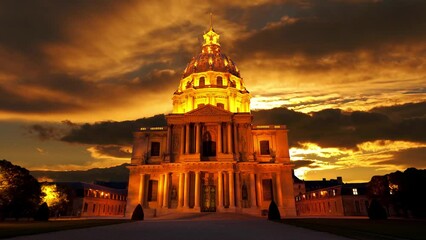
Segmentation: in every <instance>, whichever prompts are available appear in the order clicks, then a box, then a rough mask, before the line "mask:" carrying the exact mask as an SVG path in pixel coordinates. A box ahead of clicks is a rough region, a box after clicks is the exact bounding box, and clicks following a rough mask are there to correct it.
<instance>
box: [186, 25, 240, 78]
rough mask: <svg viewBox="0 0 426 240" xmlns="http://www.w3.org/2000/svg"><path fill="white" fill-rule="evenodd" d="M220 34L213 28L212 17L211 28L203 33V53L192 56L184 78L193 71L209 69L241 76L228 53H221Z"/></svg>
mask: <svg viewBox="0 0 426 240" xmlns="http://www.w3.org/2000/svg"><path fill="white" fill-rule="evenodd" d="M219 38H220V35H219V34H218V33H216V32H215V30H214V29H213V23H212V18H210V28H209V30H208V31H207V32H206V33H204V34H203V39H204V43H203V46H202V49H201V53H200V54H199V55H198V56H195V57H194V58H192V60H191V62H189V64H188V65H187V67H186V68H185V71H184V72H183V76H182V78H185V77H187V76H189V75H191V74H192V73H200V72H205V71H209V70H213V71H217V72H224V73H226V72H228V73H231V74H233V75H234V76H236V77H241V75H240V72H239V70H238V68H237V66H236V65H235V63H234V62H233V61H232V60H231V58H229V57H228V56H227V55H225V54H223V53H221V51H220V43H219Z"/></svg>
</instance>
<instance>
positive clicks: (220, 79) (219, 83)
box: [216, 76, 223, 87]
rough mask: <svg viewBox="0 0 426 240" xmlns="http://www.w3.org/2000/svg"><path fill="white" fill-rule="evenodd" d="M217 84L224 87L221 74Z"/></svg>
mask: <svg viewBox="0 0 426 240" xmlns="http://www.w3.org/2000/svg"><path fill="white" fill-rule="evenodd" d="M216 84H217V86H218V87H222V86H223V81H222V77H221V76H218V77H217V78H216Z"/></svg>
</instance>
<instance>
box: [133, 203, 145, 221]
mask: <svg viewBox="0 0 426 240" xmlns="http://www.w3.org/2000/svg"><path fill="white" fill-rule="evenodd" d="M143 219H144V213H143V209H142V206H141V205H140V204H138V205H137V206H136V208H135V210H134V211H133V214H132V220H133V221H142V220H143Z"/></svg>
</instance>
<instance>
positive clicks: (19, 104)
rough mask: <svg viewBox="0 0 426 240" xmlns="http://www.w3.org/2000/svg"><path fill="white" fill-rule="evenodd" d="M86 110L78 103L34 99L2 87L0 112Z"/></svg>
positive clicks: (0, 90)
mask: <svg viewBox="0 0 426 240" xmlns="http://www.w3.org/2000/svg"><path fill="white" fill-rule="evenodd" d="M81 109H84V107H83V106H81V105H79V104H78V103H76V102H66V101H63V100H61V99H56V98H49V97H39V98H37V99H34V98H33V97H31V96H26V94H25V92H21V93H19V94H17V93H15V92H11V91H10V90H7V89H5V88H3V87H2V86H0V110H2V111H8V112H20V113H48V112H73V111H76V110H81Z"/></svg>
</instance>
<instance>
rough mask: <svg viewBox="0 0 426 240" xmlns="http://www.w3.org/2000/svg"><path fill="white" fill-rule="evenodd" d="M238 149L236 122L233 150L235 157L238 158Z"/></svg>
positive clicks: (235, 125)
mask: <svg viewBox="0 0 426 240" xmlns="http://www.w3.org/2000/svg"><path fill="white" fill-rule="evenodd" d="M239 151H240V149H239V148H238V124H237V123H235V124H234V152H235V153H236V154H237V159H238V158H239V156H238V154H239Z"/></svg>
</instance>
